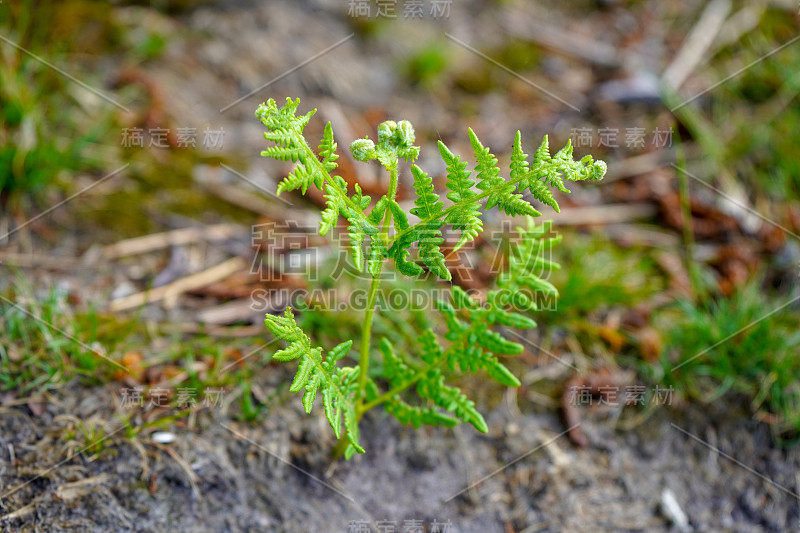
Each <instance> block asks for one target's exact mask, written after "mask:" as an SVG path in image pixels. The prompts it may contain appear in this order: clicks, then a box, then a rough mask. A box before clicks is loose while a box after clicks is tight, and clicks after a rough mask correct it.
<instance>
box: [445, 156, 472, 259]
mask: <svg viewBox="0 0 800 533" xmlns="http://www.w3.org/2000/svg"><path fill="white" fill-rule="evenodd" d="M439 153H440V154H441V156H442V160H443V161H444V162H445V164H446V165H447V188H448V189H450V191H451V192H449V193H447V198H448V199H449V200H450V201H451V202H453V206H454V207H456V208H455V209H452V210H450V212H449V213H447V216H446V217H445V223H447V224H451V225H452V226H453V229H456V230H461V238H460V239H459V240H458V243H457V244H456V246H455V248H454V251H455V250H458V249H459V248H461V247H462V246H464V245H465V244H466V243H467V242H469V241H471V240H473V239H474V238H475V237H477V235H478V233H480V232H481V230H483V221H481V219H480V207H481V206H480V204H479V203H478V202H477V201H475V197H476V196H477V193H476V192H475V191H473V190H472V186H473V185H475V181H474V180H472V179H470V176H471V175H472V172H470V171H469V170H467V163H466V162H462V161H461V156H456V155H454V154H453V152H451V151H450V149H449V148H447V146H445V145H444V143H443V142H442V141H439Z"/></svg>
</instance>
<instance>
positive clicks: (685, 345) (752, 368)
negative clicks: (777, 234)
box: [648, 281, 800, 440]
mask: <svg viewBox="0 0 800 533" xmlns="http://www.w3.org/2000/svg"><path fill="white" fill-rule="evenodd" d="M775 300H776V298H769V297H768V296H767V295H766V294H765V293H764V290H763V288H762V287H761V284H760V283H758V281H755V282H752V283H750V284H748V285H746V286H744V287H742V288H740V290H738V291H737V292H736V293H735V294H733V295H732V296H731V297H730V298H710V299H708V300H707V301H704V302H700V303H693V302H688V301H680V302H678V303H677V304H676V305H675V306H674V307H673V308H671V309H667V310H664V311H663V312H662V313H660V315H659V316H658V317H656V319H655V320H656V321H657V323H658V324H659V325H660V326H661V327H662V328H663V329H664V330H668V331H669V332H670V333H669V336H668V341H667V347H666V349H665V351H664V354H663V356H662V357H661V360H660V361H659V364H658V366H657V367H655V368H651V369H648V371H651V372H653V374H652V376H651V379H654V380H658V381H661V382H663V383H664V384H666V385H671V386H674V388H675V389H676V390H677V391H680V392H681V393H682V394H684V395H685V396H687V397H689V398H692V399H695V400H699V401H703V402H711V401H715V400H717V399H719V398H720V397H722V396H723V395H725V394H734V395H737V396H739V397H743V398H745V399H746V401H747V402H749V404H750V408H751V410H752V411H753V412H754V413H756V415H757V416H758V417H759V418H760V419H761V420H763V421H765V422H768V423H770V424H771V425H772V427H773V428H774V430H775V432H776V435H777V436H779V437H782V438H785V439H795V440H796V439H798V438H800V358H798V356H797V355H798V353H800V320H799V319H798V315H797V312H796V311H795V312H792V311H791V307H790V306H783V308H781V307H780V306H779V305H778V304H776V302H775ZM790 301H791V299H787V303H788V302H790Z"/></svg>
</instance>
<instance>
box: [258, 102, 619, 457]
mask: <svg viewBox="0 0 800 533" xmlns="http://www.w3.org/2000/svg"><path fill="white" fill-rule="evenodd" d="M299 103H300V100H299V99H298V100H292V99H287V101H286V104H285V105H284V106H283V107H278V106H277V105H276V103H275V101H274V100H269V101H268V102H267V103H265V104H261V105H260V106H259V107H258V109H257V110H256V117H257V118H258V119H260V120H261V122H262V124H263V125H264V126H265V127H266V128H267V131H266V132H265V133H264V137H265V138H266V139H267V140H268V141H270V142H271V143H272V144H271V145H270V146H269V147H268V148H267V149H266V150H264V151H263V152H262V153H261V155H263V156H266V157H271V158H274V159H278V160H281V161H291V162H293V163H296V167H295V168H294V170H293V171H292V172H291V173H290V174H289V175H288V176H287V177H286V178H285V179H283V181H281V183H280V185H279V186H278V193H281V192H284V191H292V190H296V189H299V190H300V191H301V192H302V193H303V194H305V193H306V191H307V190H308V189H309V188H310V187H312V186H313V187H316V188H317V189H319V190H320V191H321V192H322V193H323V195H324V198H325V200H326V206H325V209H324V210H323V211H322V215H321V221H320V227H319V233H320V235H325V234H326V233H328V232H329V231H330V230H331V229H333V228H334V226H336V225H337V224H338V222H339V220H340V218H344V219H345V221H346V223H347V231H348V234H349V237H350V255H351V256H352V259H353V262H354V264H355V267H356V268H357V269H358V270H359V271H362V272H363V271H364V269H366V271H367V272H368V274H369V277H370V278H371V282H370V287H369V292H368V297H367V306H366V309H365V312H364V321H363V326H362V332H361V339H360V349H359V354H358V365H357V366H356V365H352V366H347V365H342V366H340V365H339V362H340V361H342V360H343V359H344V358H345V356H346V355H347V354H348V353H349V352H350V351H351V349H352V346H353V341H352V340H345V341H344V342H342V343H341V344H339V345H337V346H336V347H334V348H331V349H329V350H327V351H326V350H325V349H324V348H323V347H320V346H314V344H313V343H312V341H311V339H310V338H309V337H308V336H307V335H306V334H305V333H304V332H303V331H302V330H301V328H300V327H299V326H298V325H297V323H296V322H295V319H294V316H293V314H292V310H291V308H287V309H286V311H285V313H284V314H283V316H273V315H269V314H268V315H267V317H266V325H267V328H268V329H269V331H270V332H271V333H272V334H273V335H275V336H276V337H278V338H280V339H283V340H285V341H286V342H287V347H286V348H285V349H283V350H280V351H278V352H277V353H276V354H275V356H274V358H275V359H277V360H279V361H291V360H295V359H299V361H300V364H299V367H298V371H297V374H296V376H295V378H294V381H293V382H292V385H291V389H290V390H291V391H293V392H300V391H301V390H303V389H305V392H304V393H303V406H304V408H305V410H306V412H309V413H310V412H311V410H312V407H313V405H314V401H315V399H316V397H317V395H318V393H320V392H321V393H322V403H323V407H324V410H325V416H326V418H327V419H328V422H329V423H330V425H331V428H332V429H333V432H334V434H335V435H336V437H337V438H341V439H342V440H341V441H340V443H341V447H342V448H343V449H344V454H345V457H347V458H348V459H349V458H350V457H352V456H353V454H355V453H363V452H364V448H363V447H362V446H361V444H360V443H359V432H358V423H359V420H360V419H361V417H362V416H363V415H364V413H366V412H367V411H369V410H370V409H373V408H375V407H378V406H381V405H382V406H383V407H384V409H385V410H386V411H387V412H389V413H391V414H392V415H394V416H395V417H396V418H397V419H398V420H399V421H400V422H401V423H403V424H411V425H413V426H414V427H419V426H420V425H422V424H430V425H443V426H453V425H455V424H457V423H458V422H459V421H462V422H467V423H469V424H472V425H473V426H474V427H475V428H476V429H477V430H478V431H482V432H486V431H487V426H486V421H485V420H484V418H483V416H481V414H480V413H479V412H478V410H477V409H476V408H475V404H474V402H473V401H472V400H470V399H469V398H468V397H467V396H466V395H465V394H464V393H463V392H462V391H461V390H459V389H458V388H457V387H454V386H452V385H448V384H447V379H448V377H450V376H451V375H454V374H456V375H457V374H458V373H474V372H479V371H483V372H486V374H488V375H489V376H491V377H492V378H493V379H495V380H497V381H498V382H500V383H501V384H503V385H506V386H509V387H516V386H519V384H520V383H519V380H518V379H517V378H516V377H515V376H514V375H513V374H512V373H511V372H510V371H509V370H508V368H507V367H506V366H505V365H504V364H503V363H502V362H501V356H506V355H514V354H519V353H520V352H522V349H523V348H522V346H521V345H520V344H518V343H515V342H511V341H509V340H508V339H506V338H505V337H503V335H501V334H500V332H499V331H498V328H499V327H501V326H505V327H513V328H520V329H526V328H532V327H535V325H536V324H535V322H534V321H533V320H531V319H530V318H529V317H528V316H526V315H525V314H521V313H517V312H513V311H511V309H512V308H513V309H516V310H522V311H525V312H530V311H534V310H536V303H535V293H536V292H542V293H545V294H547V295H548V296H551V297H555V296H557V294H558V292H557V290H556V288H555V287H553V286H552V285H551V284H550V283H548V282H547V281H546V280H544V279H542V278H541V277H539V276H537V275H536V272H537V271H541V270H542V269H554V268H558V265H556V264H554V263H552V262H549V261H547V260H545V259H543V258H542V257H543V254H542V253H541V252H542V251H544V250H547V249H549V248H550V247H552V246H553V245H554V244H556V243H557V241H558V239H557V238H546V236H547V234H548V233H549V230H550V226H549V224H547V223H545V224H542V225H537V224H536V223H535V222H534V217H536V216H539V215H540V213H539V212H538V211H537V210H536V209H534V207H533V206H532V205H531V204H530V203H529V202H528V201H527V200H526V199H525V198H524V197H523V194H524V193H525V192H526V191H529V192H530V194H531V195H532V196H533V198H535V199H536V200H537V201H538V202H540V203H542V204H546V205H548V206H550V207H552V208H553V209H555V210H556V211H558V210H559V208H558V203H557V202H556V200H555V198H554V196H553V193H552V190H551V189H552V188H556V189H558V190H559V191H562V192H569V190H568V189H567V188H566V187H565V186H564V181H566V180H570V181H575V180H587V179H588V180H599V179H602V177H603V175H604V174H605V172H606V165H605V163H603V162H602V161H594V160H593V159H592V157H591V156H586V157H584V158H583V159H581V160H580V161H575V160H574V159H573V157H572V146H571V144H570V143H568V144H567V145H566V146H565V147H564V148H562V149H561V150H560V151H559V152H558V153H556V154H555V155H554V156H551V155H550V150H549V145H548V140H547V137H545V138H544V140H543V141H542V143H541V145H540V146H539V148H538V149H537V150H536V152H535V153H534V155H533V158H532V159H531V160H530V161H529V157H528V155H527V154H525V153H524V151H523V149H522V142H521V139H520V134H519V132H517V135H516V138H515V140H514V146H513V151H512V156H511V164H510V172H509V177H508V178H504V177H503V176H501V175H500V168H499V166H498V161H497V158H496V157H495V156H494V155H493V154H492V153H491V151H490V150H489V148H487V147H484V146H483V145H482V144H481V142H480V141H479V140H478V137H477V136H476V135H475V133H474V132H473V131H472V130H471V129H470V130H469V139H470V143H471V145H472V150H473V153H474V158H475V161H476V164H475V166H474V169H472V170H470V169H469V166H470V165H469V163H468V162H467V161H463V160H462V158H461V156H458V155H455V154H454V153H453V152H452V151H451V150H450V149H449V148H447V146H445V145H444V143H442V142H439V153H440V155H441V157H442V160H443V161H444V163H445V165H446V167H447V189H448V192H447V193H446V197H447V200H448V202H447V204H445V202H444V201H443V200H442V199H440V197H439V194H438V193H437V192H436V190H435V188H434V183H433V179H432V178H431V177H430V176H429V175H428V174H426V173H425V172H424V171H423V170H422V169H421V168H420V167H418V166H417V165H414V164H412V165H411V175H412V177H413V180H414V182H413V188H414V191H415V192H416V199H415V201H414V207H413V208H412V209H410V210H409V214H411V215H413V216H414V217H415V218H416V219H417V220H416V221H414V222H413V223H412V222H411V221H410V220H409V217H408V214H407V213H406V212H405V211H404V210H403V209H402V208H401V207H400V205H399V204H398V203H397V200H396V199H395V197H396V193H397V181H398V175H399V166H400V161H401V160H403V161H405V162H408V163H413V161H415V160H416V159H417V157H418V156H419V151H420V148H419V147H418V146H415V145H414V142H415V135H414V128H413V127H412V126H411V124H410V123H409V122H408V121H405V120H403V121H400V122H394V121H387V122H384V123H382V124H380V126H379V127H378V135H377V142H375V141H372V140H370V139H369V138H364V139H358V140H356V141H354V142H353V143H352V144H351V145H350V150H351V152H352V154H353V156H354V158H355V159H357V160H359V161H365V162H366V161H371V160H377V161H378V162H380V164H381V165H383V167H385V168H386V170H387V171H388V173H389V184H388V190H387V192H386V194H384V195H383V196H381V197H380V198H377V199H376V200H375V201H373V199H372V198H370V197H369V196H367V195H365V194H364V193H363V191H362V190H361V188H360V187H359V186H358V184H356V185H355V186H354V190H352V191H350V190H348V186H347V183H346V182H345V180H344V179H343V178H342V177H341V176H338V175H335V171H336V168H337V163H336V160H337V159H338V155H337V154H336V148H337V145H336V143H335V142H334V140H333V130H332V128H331V124H330V123H328V124H327V125H326V126H325V130H324V133H323V136H322V141H321V142H320V144H319V147H318V149H317V151H314V149H312V147H311V145H309V143H308V141H307V140H306V138H305V136H304V134H303V130H304V128H305V127H306V125H307V124H308V122H309V120H310V119H311V117H312V116H313V114H314V113H315V111H316V110H313V111H311V112H309V113H306V114H305V115H299V116H298V115H297V108H298V106H299ZM492 207H497V208H498V209H499V210H501V211H503V212H504V213H506V214H508V215H511V216H517V215H525V216H526V217H527V225H526V227H525V228H524V229H523V228H518V229H519V231H520V235H521V237H520V242H519V243H518V244H517V245H516V246H515V247H513V251H512V254H511V257H510V259H509V266H508V269H507V270H506V272H504V273H503V274H502V275H501V276H499V278H498V280H497V282H496V285H497V286H496V288H494V289H492V290H490V291H488V293H487V294H486V296H485V299H484V300H483V301H479V300H478V299H476V298H474V297H472V296H470V295H469V294H467V293H466V292H465V291H464V290H463V289H461V288H460V287H458V286H457V285H452V286H451V288H450V290H451V298H450V300H451V301H439V302H437V304H436V307H437V310H438V312H439V314H440V315H441V318H442V322H443V326H444V328H443V329H444V333H443V335H438V334H437V333H436V332H434V330H433V329H430V328H429V329H426V330H425V331H422V332H421V334H420V335H419V338H418V346H417V347H416V349H415V350H411V351H409V353H399V352H398V350H396V349H395V347H394V346H393V345H392V343H391V342H390V341H389V340H388V339H386V338H382V339H379V340H378V341H377V343H373V339H372V338H371V337H372V334H371V330H372V322H373V316H374V313H375V304H376V298H377V295H378V292H379V289H380V283H381V271H382V269H383V268H384V263H386V262H387V260H388V261H390V262H393V263H394V266H395V268H396V269H397V271H398V272H399V273H400V274H402V275H404V276H408V277H411V278H414V277H418V276H421V275H423V274H424V273H426V271H429V272H432V273H433V274H435V275H436V276H438V277H439V278H441V279H443V280H446V281H451V275H450V272H449V270H448V268H447V265H446V263H445V254H444V252H443V251H442V245H443V244H444V240H445V239H444V234H443V231H442V230H443V228H445V227H450V228H452V229H453V230H454V231H456V232H457V233H458V235H459V238H458V241H457V243H456V244H455V246H454V248H453V251H455V250H458V249H459V248H461V247H462V246H464V245H465V244H466V243H468V242H470V241H472V240H473V239H475V237H476V236H477V235H478V234H479V233H480V232H481V231H482V229H483V221H482V220H481V215H482V214H483V213H484V212H485V211H486V210H488V209H491V208H492ZM365 250H366V254H365ZM412 252H413V255H412ZM374 344H377V350H375V349H373V346H374ZM379 357H380V358H382V361H383V365H382V372H381V373H380V374H375V373H371V372H370V363H371V362H372V361H374V360H377V359H378V358H379ZM414 393H416V394H414ZM342 425H344V430H343V429H342Z"/></svg>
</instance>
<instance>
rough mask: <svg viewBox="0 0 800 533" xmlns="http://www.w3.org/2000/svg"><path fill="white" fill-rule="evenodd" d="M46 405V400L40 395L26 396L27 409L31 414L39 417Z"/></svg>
mask: <svg viewBox="0 0 800 533" xmlns="http://www.w3.org/2000/svg"><path fill="white" fill-rule="evenodd" d="M46 407H47V402H46V401H44V398H42V397H41V396H31V397H30V398H28V409H30V410H31V413H33V416H35V417H40V416H42V415H43V414H44V410H45V408H46Z"/></svg>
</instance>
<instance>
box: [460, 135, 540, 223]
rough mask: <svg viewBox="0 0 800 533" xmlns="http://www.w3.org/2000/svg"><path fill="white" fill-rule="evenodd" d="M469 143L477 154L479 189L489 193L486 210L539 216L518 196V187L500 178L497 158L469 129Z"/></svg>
mask: <svg viewBox="0 0 800 533" xmlns="http://www.w3.org/2000/svg"><path fill="white" fill-rule="evenodd" d="M469 141H470V143H471V144H472V151H473V153H474V154H475V162H476V163H477V165H476V166H475V172H477V176H476V179H477V180H478V185H477V187H478V189H480V190H482V191H484V192H488V194H489V195H488V196H487V197H486V209H491V208H492V207H494V206H495V205H496V206H497V208H498V209H500V210H501V211H504V212H505V213H506V214H507V215H509V216H517V215H531V216H539V215H541V213H539V212H538V211H536V209H534V208H533V206H532V205H531V204H529V203H528V202H526V201H525V199H524V198H523V197H522V195H521V194H516V193H515V192H514V190H515V189H516V186H515V185H514V184H513V183H510V182H506V180H505V179H503V178H502V177H501V176H500V167H499V166H498V165H497V158H496V157H495V156H494V155H493V154H492V153H491V151H490V150H489V148H486V147H484V146H483V144H481V142H480V140H478V136H477V135H475V132H474V131H472V128H470V129H469ZM512 177H513V176H512Z"/></svg>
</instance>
